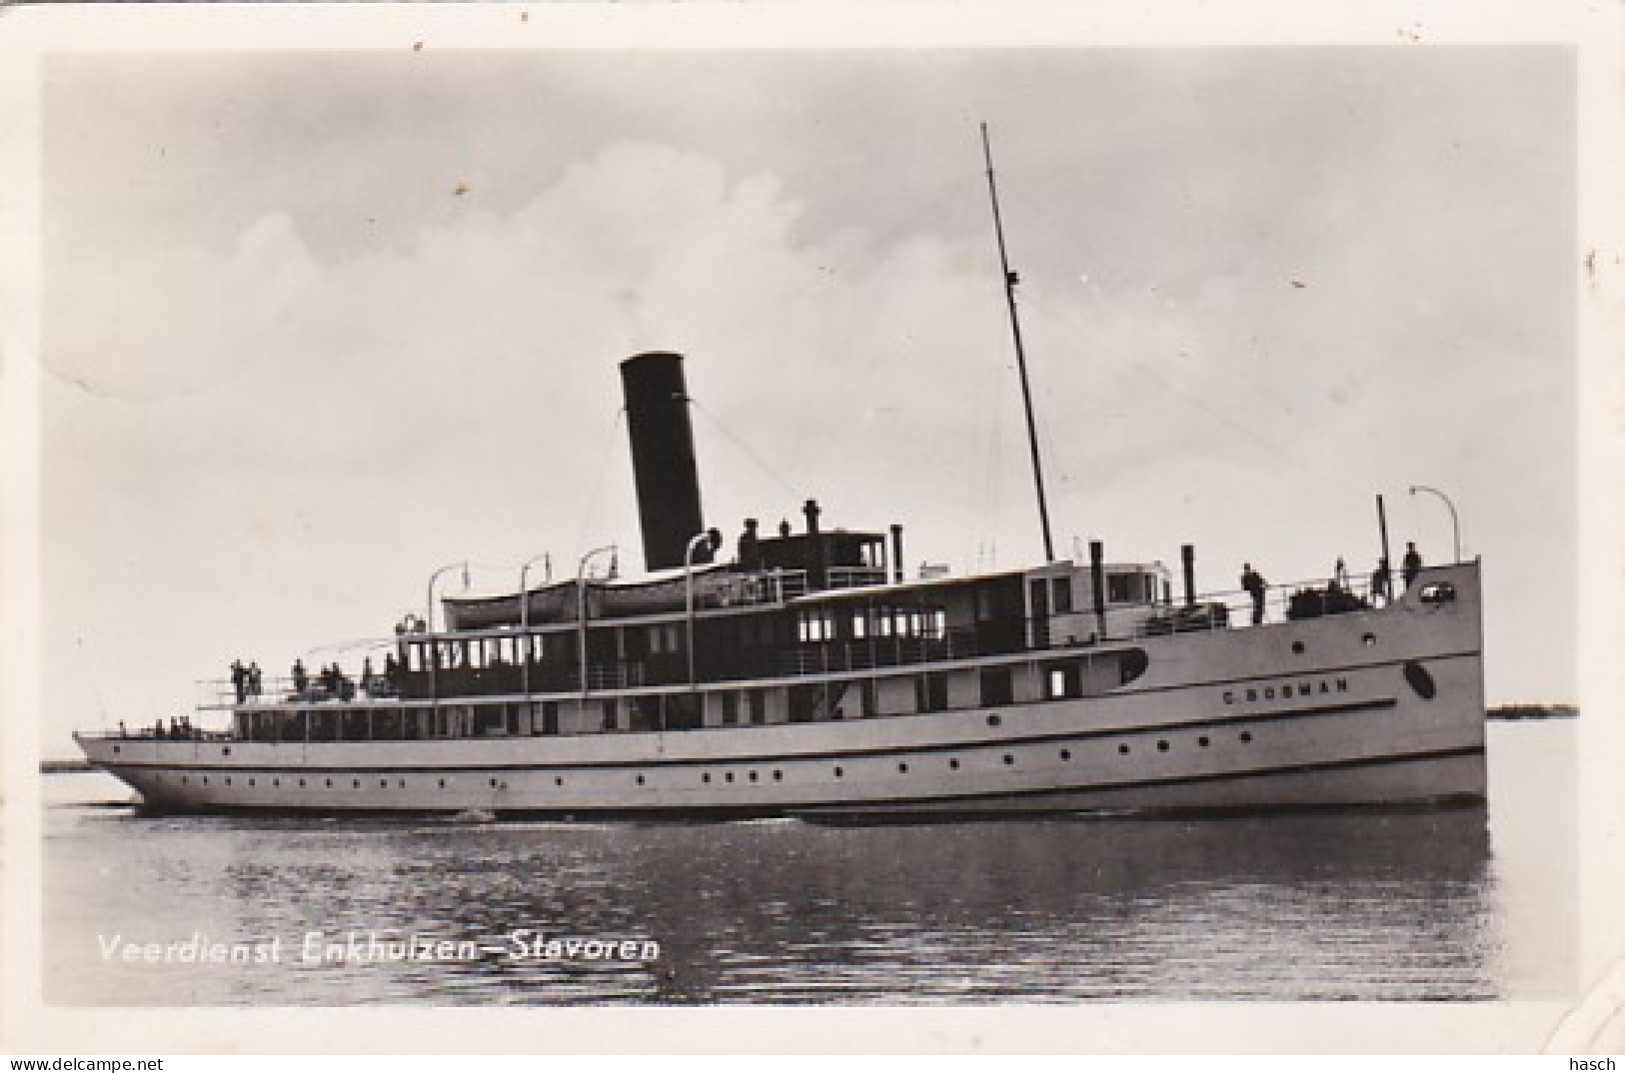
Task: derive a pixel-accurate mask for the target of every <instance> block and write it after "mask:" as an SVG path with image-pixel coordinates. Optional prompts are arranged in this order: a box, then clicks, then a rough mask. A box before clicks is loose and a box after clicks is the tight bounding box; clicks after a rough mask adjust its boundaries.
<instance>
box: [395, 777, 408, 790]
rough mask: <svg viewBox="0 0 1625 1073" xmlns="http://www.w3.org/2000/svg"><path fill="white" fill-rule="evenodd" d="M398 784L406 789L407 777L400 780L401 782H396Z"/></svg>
mask: <svg viewBox="0 0 1625 1073" xmlns="http://www.w3.org/2000/svg"><path fill="white" fill-rule="evenodd" d="M396 785H397V786H398V787H399V788H400V789H402V790H404V789H406V780H405V779H402V780H401V781H400V782H399V783H397V784H396Z"/></svg>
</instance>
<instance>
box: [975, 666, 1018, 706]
mask: <svg viewBox="0 0 1625 1073" xmlns="http://www.w3.org/2000/svg"><path fill="white" fill-rule="evenodd" d="M1014 699H1015V693H1014V689H1013V687H1012V685H1011V675H1010V668H1009V667H984V668H982V703H983V704H985V705H987V706H989V707H992V706H994V705H999V704H1009V703H1010V702H1011V701H1012V700H1014Z"/></svg>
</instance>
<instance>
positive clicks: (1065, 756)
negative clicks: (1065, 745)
mask: <svg viewBox="0 0 1625 1073" xmlns="http://www.w3.org/2000/svg"><path fill="white" fill-rule="evenodd" d="M1061 759H1062V760H1070V759H1072V750H1071V749H1062V750H1061Z"/></svg>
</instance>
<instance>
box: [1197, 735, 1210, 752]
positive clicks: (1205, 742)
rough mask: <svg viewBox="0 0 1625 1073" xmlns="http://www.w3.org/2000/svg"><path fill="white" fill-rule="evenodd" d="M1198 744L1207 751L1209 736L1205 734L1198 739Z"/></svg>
mask: <svg viewBox="0 0 1625 1073" xmlns="http://www.w3.org/2000/svg"><path fill="white" fill-rule="evenodd" d="M1196 744H1198V745H1200V746H1201V747H1202V748H1204V749H1206V748H1207V747H1208V740H1207V735H1206V734H1204V735H1202V736H1201V737H1200V738H1197V739H1196Z"/></svg>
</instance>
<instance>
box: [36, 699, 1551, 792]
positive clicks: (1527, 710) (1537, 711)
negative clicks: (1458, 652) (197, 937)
mask: <svg viewBox="0 0 1625 1073" xmlns="http://www.w3.org/2000/svg"><path fill="white" fill-rule="evenodd" d="M1579 714H1580V709H1579V708H1577V707H1575V706H1574V705H1572V704H1498V705H1496V706H1495V707H1493V708H1491V709H1489V711H1487V712H1485V713H1484V718H1486V719H1503V720H1508V721H1514V720H1518V719H1574V718H1576V717H1578V716H1579ZM39 770H40V774H41V775H76V774H79V773H81V772H85V771H95V770H96V769H95V768H93V767H91V766H90V762H89V761H88V760H82V759H65V760H41V761H40V762H39Z"/></svg>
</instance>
